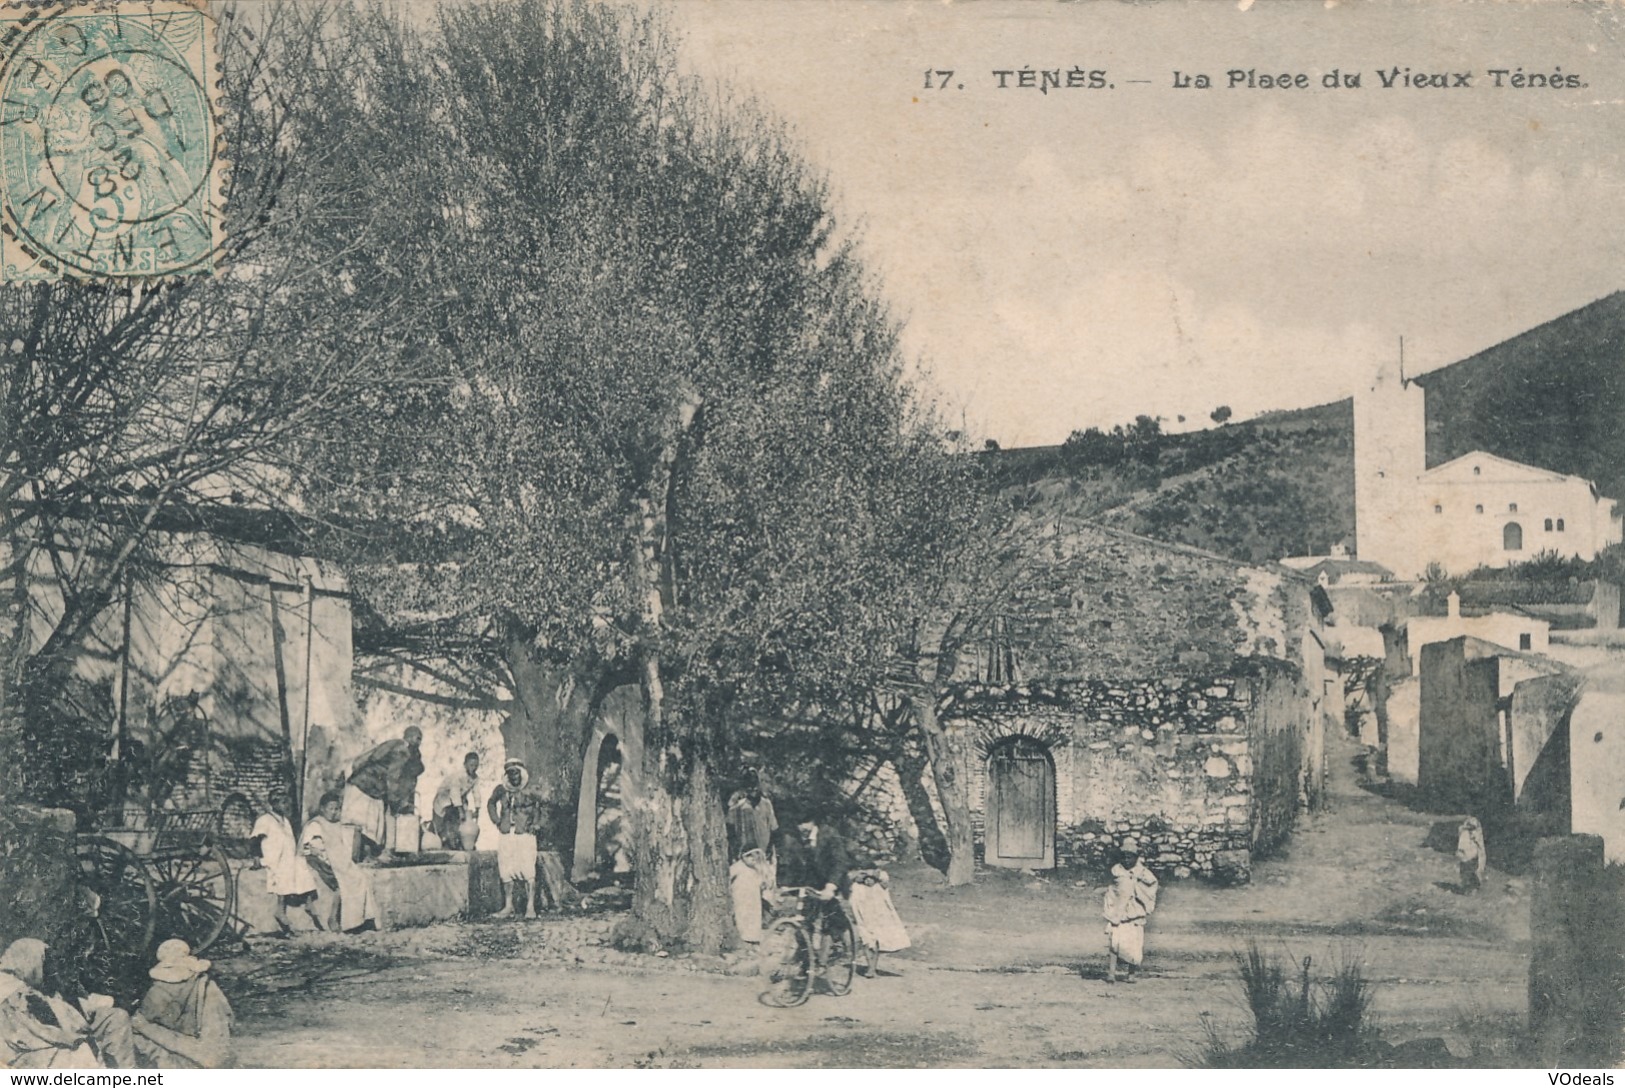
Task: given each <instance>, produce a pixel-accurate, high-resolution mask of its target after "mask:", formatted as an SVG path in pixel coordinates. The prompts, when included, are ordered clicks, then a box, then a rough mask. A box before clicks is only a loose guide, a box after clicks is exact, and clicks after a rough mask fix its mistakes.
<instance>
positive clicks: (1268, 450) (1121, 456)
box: [982, 292, 1625, 562]
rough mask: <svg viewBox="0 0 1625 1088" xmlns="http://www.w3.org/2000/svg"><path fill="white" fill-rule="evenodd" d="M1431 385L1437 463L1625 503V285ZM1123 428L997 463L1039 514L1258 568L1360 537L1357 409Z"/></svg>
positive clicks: (1436, 375)
mask: <svg viewBox="0 0 1625 1088" xmlns="http://www.w3.org/2000/svg"><path fill="white" fill-rule="evenodd" d="M1416 380H1417V382H1418V383H1419V384H1420V385H1421V386H1422V387H1423V389H1425V390H1426V391H1427V431H1428V441H1427V446H1428V464H1429V465H1438V464H1442V463H1444V462H1445V461H1448V460H1450V459H1452V458H1455V457H1459V456H1461V455H1462V454H1464V453H1469V452H1471V451H1473V450H1476V449H1481V450H1486V451H1488V452H1490V453H1493V454H1497V455H1499V456H1501V457H1507V458H1510V459H1512V460H1515V461H1522V462H1524V463H1526V464H1531V465H1539V466H1540V467H1542V468H1549V469H1555V470H1557V471H1559V472H1567V473H1573V474H1575V475H1579V476H1584V477H1586V478H1588V479H1590V480H1594V481H1595V482H1596V484H1597V487H1598V490H1599V491H1601V492H1602V493H1603V494H1604V495H1608V496H1611V497H1613V498H1619V499H1625V292H1620V293H1616V294H1613V295H1609V296H1608V297H1606V298H1603V299H1600V300H1598V301H1597V302H1594V303H1591V304H1590V305H1588V306H1584V307H1581V308H1580V309H1578V310H1575V311H1573V312H1571V313H1567V314H1564V315H1563V316H1561V317H1558V318H1555V319H1553V320H1552V321H1548V322H1547V323H1545V324H1544V325H1540V326H1537V327H1536V328H1533V329H1530V330H1529V331H1528V332H1525V333H1520V334H1519V335H1517V336H1515V337H1513V338H1512V339H1510V340H1507V341H1505V342H1503V343H1500V344H1497V345H1496V346H1494V347H1492V348H1488V349H1486V350H1485V351H1482V352H1479V353H1478V354H1476V355H1473V356H1470V357H1468V358H1466V359H1463V360H1461V361H1460V362H1457V363H1452V364H1451V365H1449V366H1446V367H1442V368H1440V369H1438V370H1434V371H1431V372H1429V373H1427V374H1423V375H1421V376H1420V377H1419V378H1417V379H1416ZM1147 422H1149V421H1147ZM1120 431H1121V433H1114V434H1111V435H1103V434H1100V433H1098V432H1094V433H1092V434H1091V435H1090V436H1086V437H1088V438H1089V439H1090V441H1088V442H1077V441H1074V442H1072V443H1070V444H1069V446H1067V447H1063V446H1043V447H1034V448H1031V449H1020V450H1002V451H995V452H992V453H988V454H983V455H982V456H984V457H987V458H989V459H990V460H989V462H988V465H989V475H990V477H991V478H992V480H993V481H994V483H995V485H996V486H998V487H999V488H1001V489H1002V490H1005V491H1006V492H1008V493H1009V494H1011V495H1012V496H1013V497H1014V498H1015V499H1016V500H1017V501H1018V502H1019V503H1020V504H1021V505H1023V506H1024V507H1028V508H1033V507H1050V508H1053V509H1055V510H1056V511H1058V512H1065V513H1071V514H1079V515H1084V516H1089V517H1095V518H1098V519H1099V520H1100V521H1101V522H1103V523H1104V524H1107V525H1111V526H1115V527H1117V528H1121V529H1126V530H1128V531H1130V532H1135V533H1142V534H1144V535H1146V536H1151V537H1156V538H1158V539H1161V540H1170V541H1175V542H1177V543H1181V544H1189V545H1193V546H1195V547H1199V548H1207V549H1209V550H1211V551H1215V552H1219V553H1221V554H1224V555H1229V556H1232V557H1234V558H1237V559H1244V560H1247V561H1249V562H1259V561H1264V560H1271V559H1278V558H1280V557H1282V556H1286V555H1311V554H1324V553H1325V552H1326V551H1327V550H1328V549H1329V548H1330V547H1331V545H1333V544H1336V543H1347V544H1349V545H1351V546H1352V544H1353V543H1354V437H1353V434H1354V411H1353V402H1352V401H1348V400H1342V401H1337V402H1336V403H1333V404H1323V405H1319V406H1317V407H1314V408H1304V409H1299V410H1296V411H1289V412H1272V413H1267V414H1265V415H1263V416H1260V417H1258V418H1257V419H1253V420H1248V421H1247V422H1245V423H1234V424H1230V425H1227V426H1222V427H1217V428H1213V429H1210V430H1205V431H1194V432H1191V433H1188V434H1177V435H1163V434H1155V435H1153V434H1149V433H1144V432H1140V431H1136V430H1135V429H1134V428H1126V429H1120ZM1114 443H1115V444H1114Z"/></svg>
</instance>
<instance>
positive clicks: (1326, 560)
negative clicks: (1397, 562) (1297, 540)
mask: <svg viewBox="0 0 1625 1088" xmlns="http://www.w3.org/2000/svg"><path fill="white" fill-rule="evenodd" d="M1280 563H1281V566H1283V567H1286V568H1288V569H1290V570H1296V571H1301V572H1302V573H1304V574H1307V575H1309V576H1310V577H1312V578H1316V577H1319V576H1320V573H1321V571H1325V572H1326V573H1327V574H1328V575H1330V576H1331V577H1332V579H1333V580H1334V581H1335V580H1336V579H1337V578H1339V577H1341V576H1343V575H1345V574H1375V575H1377V576H1379V577H1382V578H1392V577H1393V576H1394V572H1393V571H1391V570H1389V569H1388V568H1387V567H1385V566H1383V565H1382V564H1381V563H1377V562H1373V561H1372V560H1370V559H1350V558H1347V557H1345V556H1338V555H1289V556H1287V557H1286V558H1284V559H1282V560H1280Z"/></svg>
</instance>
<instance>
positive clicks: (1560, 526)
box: [1557, 518, 1563, 533]
mask: <svg viewBox="0 0 1625 1088" xmlns="http://www.w3.org/2000/svg"><path fill="white" fill-rule="evenodd" d="M1557 531H1558V532H1560V533H1561V532H1562V531H1563V519H1562V518H1558V519H1557Z"/></svg>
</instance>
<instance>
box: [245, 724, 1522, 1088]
mask: <svg viewBox="0 0 1625 1088" xmlns="http://www.w3.org/2000/svg"><path fill="white" fill-rule="evenodd" d="M1353 754H1354V753H1353V749H1352V748H1351V747H1350V746H1349V745H1348V744H1347V742H1340V743H1339V744H1338V745H1337V746H1335V747H1334V751H1333V758H1332V762H1333V767H1332V774H1331V780H1330V783H1329V793H1330V798H1329V805H1328V808H1327V809H1326V811H1324V812H1322V813H1319V814H1316V815H1315V816H1314V817H1312V818H1310V819H1309V820H1308V821H1307V822H1306V823H1305V824H1303V825H1301V826H1300V828H1299V830H1298V831H1297V833H1296V834H1295V835H1294V837H1293V840H1292V843H1291V845H1290V847H1289V848H1288V849H1287V850H1286V851H1285V852H1283V853H1282V854H1281V855H1280V856H1278V857H1276V858H1273V859H1271V860H1268V861H1265V862H1262V863H1260V864H1259V865H1258V866H1257V867H1256V869H1255V874H1254V881H1253V883H1252V884H1251V885H1249V886H1247V887H1243V888H1235V889H1217V888H1210V887H1207V886H1204V885H1201V884H1197V883H1194V882H1169V883H1165V884H1164V890H1163V894H1162V897H1161V901H1160V903H1159V909H1158V911H1157V913H1156V915H1155V917H1154V919H1153V923H1152V927H1151V930H1150V934H1149V936H1148V948H1149V955H1148V959H1147V970H1146V977H1144V978H1142V979H1141V980H1140V981H1139V982H1137V983H1136V984H1134V985H1122V984H1119V985H1117V986H1108V985H1106V983H1105V982H1104V981H1103V980H1102V979H1101V977H1100V970H1101V962H1100V961H1101V948H1102V944H1103V935H1102V933H1101V925H1102V923H1101V921H1100V917H1099V907H1100V899H1101V894H1102V892H1103V890H1104V889H1103V886H1102V884H1101V883H1100V881H1099V880H1098V879H1095V880H1093V881H1090V882H1087V883H1085V884H1083V885H1082V886H1080V884H1079V883H1078V878H1077V876H1075V875H1074V876H1067V875H1064V874H1063V873H1056V874H1046V875H1044V876H1040V877H1034V876H1031V875H1027V874H1022V873H1014V872H996V871H983V872H981V873H980V874H978V880H977V883H976V884H975V885H973V886H969V887H963V888H948V887H946V886H945V885H944V883H943V881H942V878H941V877H940V876H939V875H938V874H936V873H935V872H934V871H932V870H930V869H927V868H925V867H923V866H919V867H909V868H898V869H894V870H893V894H894V897H895V899H896V902H897V906H898V910H899V912H900V913H901V914H902V915H903V917H904V919H905V921H906V922H908V924H909V929H910V933H911V936H912V937H913V939H914V942H915V946H914V947H913V948H912V949H910V950H908V951H906V952H902V953H898V954H896V955H892V956H887V957H884V959H883V963H882V973H881V977H879V978H877V979H873V980H867V979H859V980H858V981H857V983H856V984H855V986H854V988H853V991H852V993H851V994H850V995H849V996H847V997H843V998H835V997H830V996H827V995H815V996H814V997H813V998H812V999H811V1000H809V1001H808V1002H807V1004H805V1005H803V1006H801V1007H800V1008H795V1009H777V1008H770V1007H766V1006H764V1005H762V1004H760V1003H759V1002H758V1000H757V993H758V989H759V983H758V980H757V979H756V978H754V977H749V976H747V975H744V974H741V973H739V965H734V966H733V967H732V968H727V967H726V966H725V965H722V964H719V963H718V962H717V961H715V960H710V961H704V962H702V961H699V960H692V959H685V958H683V957H672V958H669V959H655V958H653V957H624V956H616V955H611V956H610V957H609V958H610V959H612V960H616V959H619V960H629V959H630V960H634V961H636V962H631V963H628V962H610V963H603V962H599V960H600V959H602V958H603V954H602V950H601V949H599V948H598V947H597V945H596V943H595V939H594V937H593V934H601V933H603V932H606V931H607V927H608V924H609V922H610V919H609V918H607V917H606V918H600V919H588V920H581V919H577V920H559V919H554V920H543V921H539V922H535V923H522V922H512V921H507V922H478V923H455V924H447V925H441V926H434V927H429V928H427V929H422V930H413V931H402V932H397V933H381V934H366V935H362V936H358V937H345V938H337V937H325V936H311V937H300V938H296V939H295V940H293V941H291V942H259V943H256V945H255V947H254V948H253V949H252V950H250V951H249V952H247V953H244V954H241V955H237V956H233V957H230V958H227V959H223V960H221V961H220V962H219V963H218V965H217V971H218V973H219V974H220V976H221V979H222V983H223V985H224V986H225V987H226V990H227V993H228V994H230V995H231V998H232V1001H233V1004H234V1007H235V1009H236V1012H237V1041H238V1059H239V1062H240V1063H241V1064H242V1065H245V1066H256V1067H258V1066H273V1067H286V1066H477V1067H485V1066H499V1067H501V1066H516V1067H535V1066H578V1067H604V1066H609V1067H626V1066H654V1067H690V1066H700V1067H713V1066H758V1067H760V1066H769V1067H799V1066H903V1067H909V1066H931V1067H936V1066H989V1065H992V1066H1124V1065H1127V1066H1177V1065H1181V1064H1184V1063H1186V1062H1188V1061H1190V1060H1193V1059H1194V1058H1195V1057H1196V1056H1197V1055H1198V1054H1199V1052H1200V1051H1201V1049H1202V1046H1203V1044H1204V1042H1205V1040H1206V1038H1207V1036H1206V1028H1205V1027H1204V1022H1206V1023H1207V1024H1210V1025H1211V1026H1212V1028H1213V1029H1214V1030H1216V1031H1217V1032H1218V1033H1219V1035H1220V1036H1222V1037H1226V1038H1235V1039H1238V1040H1239V1039H1240V1038H1241V1036H1242V1034H1243V1027H1244V1024H1245V1023H1246V1021H1247V1014H1246V1010H1245V1007H1244V1006H1243V1004H1242V1001H1241V996H1240V990H1239V988H1238V985H1237V982H1236V978H1235V965H1234V960H1233V956H1234V954H1235V953H1236V952H1237V951H1239V950H1241V949H1243V948H1245V947H1246V945H1247V943H1248V941H1249V940H1256V941H1257V942H1259V943H1260V945H1262V946H1263V947H1264V948H1265V950H1266V951H1275V952H1279V953H1283V954H1286V955H1290V956H1291V957H1292V958H1294V959H1295V960H1298V961H1301V959H1302V957H1304V956H1309V957H1312V960H1313V962H1312V964H1311V971H1312V973H1313V974H1315V975H1321V974H1322V973H1323V972H1324V973H1327V974H1329V973H1330V972H1331V971H1332V970H1334V969H1335V967H1336V965H1337V964H1338V962H1339V961H1340V960H1343V959H1348V958H1357V959H1359V960H1360V961H1361V962H1363V963H1364V964H1365V965H1366V968H1367V973H1368V974H1369V976H1370V977H1372V978H1373V979H1374V980H1375V982H1376V990H1375V1009H1376V1014H1377V1017H1378V1020H1379V1023H1380V1025H1381V1027H1382V1030H1383V1033H1384V1036H1385V1038H1387V1039H1388V1040H1389V1041H1391V1042H1396V1043H1397V1042H1404V1041H1407V1040H1411V1039H1417V1038H1423V1037H1429V1036H1438V1037H1442V1038H1444V1040H1445V1041H1446V1043H1447V1044H1448V1045H1449V1046H1450V1048H1451V1050H1452V1051H1453V1052H1454V1053H1455V1054H1457V1055H1458V1056H1461V1057H1466V1056H1468V1055H1469V1054H1471V1053H1475V1052H1478V1053H1482V1048H1483V1047H1486V1046H1493V1045H1494V1044H1495V1042H1496V1040H1497V1039H1499V1038H1501V1037H1504V1036H1506V1035H1508V1034H1509V1033H1510V1031H1511V1030H1513V1029H1515V1027H1516V1026H1517V1025H1518V1023H1520V1022H1521V1020H1522V1016H1523V1010H1524V1004H1525V987H1526V979H1527V970H1528V967H1527V956H1528V925H1529V903H1528V897H1527V891H1526V887H1525V885H1524V882H1523V881H1522V880H1518V879H1514V878H1512V877H1509V876H1507V875H1506V874H1504V873H1501V872H1498V871H1496V870H1493V869H1492V870H1491V872H1490V878H1489V881H1488V883H1487V885H1486V887H1485V889H1484V890H1483V891H1481V892H1479V893H1477V894H1475V895H1471V896H1464V895H1460V894H1457V893H1456V892H1455V890H1454V881H1455V864H1454V856H1453V853H1447V852H1444V850H1442V849H1440V847H1447V848H1448V849H1449V850H1451V851H1453V849H1454V834H1453V827H1454V821H1450V822H1449V827H1450V828H1451V830H1450V831H1449V832H1448V833H1446V830H1445V826H1444V825H1445V818H1444V817H1441V816H1437V815H1432V816H1430V815H1424V814H1421V813H1417V812H1412V811H1410V810H1408V809H1406V808H1405V807H1403V806H1402V805H1400V804H1399V803H1397V802H1395V801H1392V800H1388V799H1385V798H1381V797H1378V796H1375V795H1373V794H1371V793H1368V792H1366V791H1365V790H1363V789H1361V788H1360V787H1359V786H1358V785H1357V784H1356V781H1355V774H1354V771H1353V769H1352V765H1351V764H1352V757H1353ZM1446 840H1447V841H1446ZM583 946H590V947H583ZM578 957H579V958H578ZM725 969H726V970H732V971H733V973H721V971H722V970H725ZM1475 1048H1478V1049H1477V1050H1476V1051H1475Z"/></svg>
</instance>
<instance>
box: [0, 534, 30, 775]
mask: <svg viewBox="0 0 1625 1088" xmlns="http://www.w3.org/2000/svg"><path fill="white" fill-rule="evenodd" d="M0 517H4V518H5V521H6V526H5V528H6V529H7V532H6V534H5V536H4V537H3V538H0V570H5V569H6V568H8V567H9V568H11V571H12V573H11V578H10V584H9V585H7V584H5V581H4V580H0V765H3V766H4V767H5V768H6V772H5V776H4V778H3V779H0V795H4V796H6V797H9V798H12V799H16V798H19V797H21V796H22V790H23V785H24V784H23V781H22V776H21V772H22V769H23V767H24V766H25V763H24V752H23V750H22V745H23V714H24V708H23V680H24V676H25V670H26V665H27V662H28V650H29V628H28V621H29V602H28V570H27V567H28V561H29V560H28V554H27V544H26V541H25V540H24V538H23V534H22V533H21V532H20V531H18V529H17V526H16V525H15V523H14V522H13V521H12V520H11V518H10V517H9V513H8V512H7V511H5V510H3V509H0Z"/></svg>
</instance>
